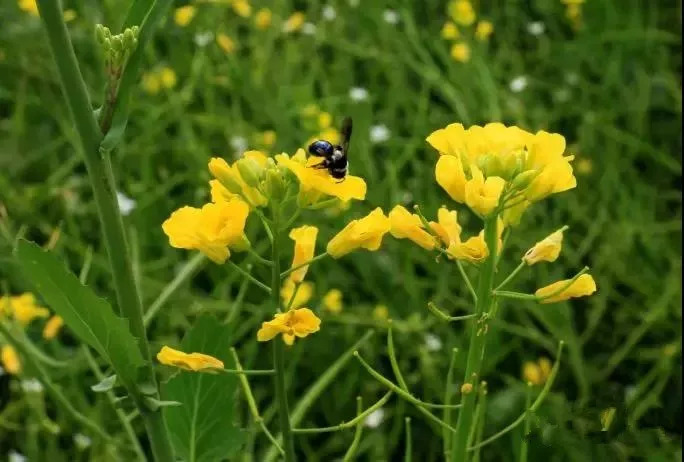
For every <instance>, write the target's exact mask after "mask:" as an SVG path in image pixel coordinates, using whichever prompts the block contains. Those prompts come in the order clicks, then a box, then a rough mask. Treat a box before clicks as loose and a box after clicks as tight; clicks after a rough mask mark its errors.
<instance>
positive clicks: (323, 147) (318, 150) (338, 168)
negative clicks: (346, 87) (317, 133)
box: [309, 117, 352, 181]
mask: <svg viewBox="0 0 684 462" xmlns="http://www.w3.org/2000/svg"><path fill="white" fill-rule="evenodd" d="M351 133H352V120H351V118H350V117H346V118H345V119H344V121H343V122H342V129H341V130H340V134H341V136H342V142H341V143H340V144H339V145H333V144H332V143H331V142H330V141H325V140H317V141H314V142H313V143H311V144H310V145H309V153H310V154H311V155H312V156H317V157H323V158H324V159H323V162H321V163H320V164H316V165H315V166H314V168H320V169H323V168H324V169H327V170H328V172H329V173H330V176H331V177H333V178H335V179H337V180H340V181H344V178H345V176H347V170H348V168H349V162H348V161H347V152H348V151H349V140H350V138H351Z"/></svg>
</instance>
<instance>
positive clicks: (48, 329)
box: [43, 315, 64, 340]
mask: <svg viewBox="0 0 684 462" xmlns="http://www.w3.org/2000/svg"><path fill="white" fill-rule="evenodd" d="M63 325H64V319H62V317H61V316H59V315H54V316H53V317H51V318H50V319H48V322H46V323H45V327H44V328H43V338H44V339H45V340H52V339H53V338H55V337H57V334H58V333H59V331H60V329H62V326H63Z"/></svg>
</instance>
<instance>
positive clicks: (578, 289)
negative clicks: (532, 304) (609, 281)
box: [534, 274, 596, 303]
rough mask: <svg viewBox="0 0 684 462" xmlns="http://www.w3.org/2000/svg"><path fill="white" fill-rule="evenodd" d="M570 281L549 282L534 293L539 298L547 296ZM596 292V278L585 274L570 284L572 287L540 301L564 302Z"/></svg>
mask: <svg viewBox="0 0 684 462" xmlns="http://www.w3.org/2000/svg"><path fill="white" fill-rule="evenodd" d="M570 281H571V280H570V279H566V280H563V281H556V282H554V283H553V284H549V285H548V286H546V287H542V288H541V289H537V291H536V292H535V293H534V295H535V296H536V297H539V298H541V297H546V296H548V295H550V294H553V293H555V292H557V291H558V290H560V289H561V288H562V287H565V286H566V285H567V284H569V283H570ZM594 292H596V281H594V278H593V277H591V275H590V274H583V275H581V276H580V277H578V278H577V280H576V281H575V282H573V283H572V285H570V287H568V288H566V289H564V290H563V291H562V292H561V293H559V294H556V295H554V296H553V297H549V298H546V299H544V300H540V302H539V303H555V302H562V301H564V300H568V299H570V298H575V297H585V296H587V295H591V294H593V293H594Z"/></svg>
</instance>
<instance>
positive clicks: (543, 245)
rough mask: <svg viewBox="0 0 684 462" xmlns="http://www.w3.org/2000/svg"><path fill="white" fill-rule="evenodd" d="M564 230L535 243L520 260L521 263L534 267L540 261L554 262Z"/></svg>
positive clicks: (558, 252)
mask: <svg viewBox="0 0 684 462" xmlns="http://www.w3.org/2000/svg"><path fill="white" fill-rule="evenodd" d="M564 230H565V228H561V229H559V230H558V231H555V232H553V233H551V234H549V235H548V236H546V237H545V238H544V239H543V240H541V241H539V242H537V243H536V244H535V245H534V247H532V248H531V249H530V250H528V251H527V252H526V253H525V255H524V256H523V258H522V259H523V261H524V262H525V263H527V264H528V265H534V264H535V263H539V262H540V261H548V262H553V261H556V259H557V258H558V255H560V251H561V246H562V244H563V231H564Z"/></svg>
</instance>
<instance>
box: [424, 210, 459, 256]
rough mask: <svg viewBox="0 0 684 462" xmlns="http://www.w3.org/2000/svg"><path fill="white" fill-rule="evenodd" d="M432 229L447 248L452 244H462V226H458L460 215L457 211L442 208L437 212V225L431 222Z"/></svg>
mask: <svg viewBox="0 0 684 462" xmlns="http://www.w3.org/2000/svg"><path fill="white" fill-rule="evenodd" d="M430 228H432V231H433V232H434V233H435V234H437V235H438V236H439V238H440V239H441V240H442V242H443V243H444V245H445V246H446V247H449V246H450V245H451V243H452V242H453V243H459V242H461V229H462V228H461V225H459V224H458V214H457V213H456V211H455V210H449V209H447V208H446V207H440V208H439V210H438V211H437V223H435V222H434V221H431V222H430Z"/></svg>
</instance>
